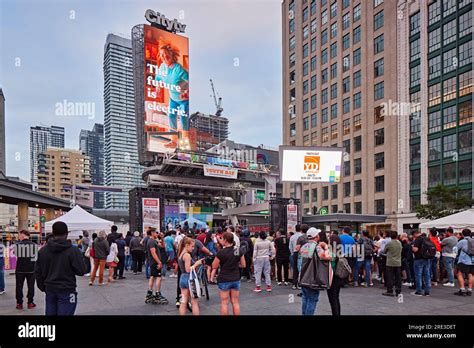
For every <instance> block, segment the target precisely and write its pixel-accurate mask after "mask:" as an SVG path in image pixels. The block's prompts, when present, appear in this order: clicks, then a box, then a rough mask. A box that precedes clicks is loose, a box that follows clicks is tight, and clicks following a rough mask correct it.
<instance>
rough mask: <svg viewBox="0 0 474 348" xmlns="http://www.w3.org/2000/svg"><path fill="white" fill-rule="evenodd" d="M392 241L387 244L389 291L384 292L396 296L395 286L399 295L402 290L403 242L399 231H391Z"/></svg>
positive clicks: (386, 266) (386, 267)
mask: <svg viewBox="0 0 474 348" xmlns="http://www.w3.org/2000/svg"><path fill="white" fill-rule="evenodd" d="M390 239H391V241H390V242H388V243H387V244H386V245H385V249H384V250H385V254H386V255H387V263H386V265H385V271H386V272H387V276H386V280H387V284H386V285H387V291H386V292H384V293H382V295H385V296H394V295H393V288H394V287H395V295H396V296H398V295H400V293H401V292H402V278H401V267H402V243H400V241H399V240H398V233H397V231H391V232H390Z"/></svg>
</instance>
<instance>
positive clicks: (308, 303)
mask: <svg viewBox="0 0 474 348" xmlns="http://www.w3.org/2000/svg"><path fill="white" fill-rule="evenodd" d="M301 292H302V293H303V296H302V297H301V299H302V302H301V304H302V306H301V308H302V312H303V315H314V313H315V312H316V305H317V304H318V301H319V290H312V289H308V288H301Z"/></svg>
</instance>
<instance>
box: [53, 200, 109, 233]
mask: <svg viewBox="0 0 474 348" xmlns="http://www.w3.org/2000/svg"><path fill="white" fill-rule="evenodd" d="M58 221H62V222H64V223H65V224H66V225H67V228H68V230H69V231H91V230H106V231H109V230H110V227H111V226H112V225H113V224H114V223H113V222H112V221H108V220H104V219H101V218H99V217H97V216H94V215H92V214H89V213H88V212H87V211H85V210H84V209H82V208H81V207H80V206H78V205H76V206H75V207H74V208H72V209H71V210H70V211H69V212H67V213H66V214H64V215H62V216H60V217H58V218H57V219H54V220H51V221H48V222H46V232H52V230H53V224H54V223H55V222H58Z"/></svg>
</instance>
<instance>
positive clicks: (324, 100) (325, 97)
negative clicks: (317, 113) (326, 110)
mask: <svg viewBox="0 0 474 348" xmlns="http://www.w3.org/2000/svg"><path fill="white" fill-rule="evenodd" d="M327 102H328V89H327V88H325V89H323V90H322V91H321V104H326V103H327Z"/></svg>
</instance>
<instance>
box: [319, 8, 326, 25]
mask: <svg viewBox="0 0 474 348" xmlns="http://www.w3.org/2000/svg"><path fill="white" fill-rule="evenodd" d="M327 22H328V10H324V11H323V12H321V25H324V24H326V23H327Z"/></svg>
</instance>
